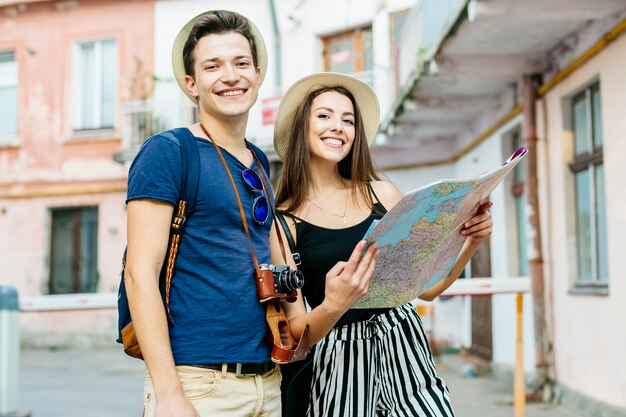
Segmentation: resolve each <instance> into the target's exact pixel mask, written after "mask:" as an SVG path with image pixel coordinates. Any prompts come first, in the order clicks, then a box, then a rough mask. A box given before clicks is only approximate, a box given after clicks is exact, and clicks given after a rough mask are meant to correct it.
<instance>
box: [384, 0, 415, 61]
mask: <svg viewBox="0 0 626 417" xmlns="http://www.w3.org/2000/svg"><path fill="white" fill-rule="evenodd" d="M410 15H411V10H410V9H409V10H403V11H401V12H397V13H393V14H391V15H390V16H389V19H390V22H389V23H390V31H391V53H392V56H393V55H394V52H395V50H396V48H398V46H399V44H400V41H401V40H402V33H403V32H404V27H405V26H406V23H407V22H408V21H409V16H410Z"/></svg>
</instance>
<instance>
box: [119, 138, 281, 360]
mask: <svg viewBox="0 0 626 417" xmlns="http://www.w3.org/2000/svg"><path fill="white" fill-rule="evenodd" d="M186 132H188V134H190V135H191V134H192V133H191V132H190V131H189V130H187V131H186ZM195 140H196V143H197V145H198V151H199V154H200V182H199V184H198V198H197V202H196V210H195V212H194V213H193V214H192V215H191V216H190V217H189V218H188V220H187V222H186V224H185V233H184V234H183V236H182V239H181V243H180V250H179V253H178V258H177V260H176V267H175V270H174V276H173V278H172V286H171V292H170V311H171V317H172V320H173V322H174V325H173V326H170V328H169V335H170V340H171V345H172V352H173V355H174V361H175V363H176V364H177V365H192V364H209V363H222V362H242V363H256V362H265V361H268V360H269V359H270V351H271V347H272V346H271V343H270V342H269V341H268V339H267V337H266V329H267V326H266V322H265V308H264V307H263V305H262V304H261V303H260V302H259V300H258V297H257V290H256V284H255V278H254V264H253V262H252V255H251V253H250V245H249V243H248V238H247V236H246V234H245V231H244V229H243V225H242V223H241V217H240V214H239V208H238V205H237V200H236V198H235V193H234V191H233V188H232V185H231V183H230V180H229V179H228V175H227V173H226V170H225V169H224V165H223V164H222V162H221V161H220V159H219V156H218V155H217V152H216V151H215V147H214V145H213V144H212V143H211V142H209V141H208V140H206V139H203V138H198V137H196V138H195ZM250 146H251V147H252V148H253V149H254V152H255V153H256V154H257V156H258V157H259V159H260V160H261V161H262V164H265V165H266V169H269V164H268V163H267V157H266V156H265V154H264V153H263V152H262V151H261V150H260V149H259V148H257V147H256V146H254V145H252V144H250ZM221 150H222V154H223V155H224V159H225V160H226V163H227V165H228V168H229V169H230V172H231V174H232V176H233V179H234V180H235V184H236V186H237V190H238V192H239V196H240V198H241V203H242V205H243V210H244V213H245V214H246V216H247V217H246V220H247V222H248V228H249V230H250V237H251V238H252V244H253V247H254V251H255V254H256V256H257V259H258V261H259V263H269V262H270V248H269V231H270V226H271V220H272V218H271V216H270V218H268V220H267V221H266V222H265V224H264V225H259V224H258V223H256V222H255V221H254V220H253V219H252V202H253V199H254V198H255V197H257V196H258V195H259V194H258V192H253V191H252V190H251V189H250V187H249V186H248V185H247V184H246V183H245V182H244V180H243V177H242V175H241V173H242V171H243V170H244V169H246V168H247V167H246V166H245V165H243V164H242V163H241V162H240V161H239V160H238V159H236V158H235V157H234V156H233V155H231V154H230V153H228V151H226V150H224V149H221ZM251 168H252V169H254V170H255V171H257V172H259V171H260V167H257V166H256V163H255V162H253V163H252V166H251ZM180 171H181V162H180V145H179V143H178V140H177V139H176V137H175V136H174V134H173V133H172V132H171V131H166V132H162V133H159V134H157V135H154V136H152V137H150V138H149V139H148V140H146V142H145V143H144V144H143V145H142V147H141V149H140V150H139V153H138V154H137V156H136V157H135V159H134V161H133V164H132V165H131V168H130V172H129V175H128V198H127V200H126V201H127V202H128V201H131V200H136V199H150V200H157V201H163V202H167V203H170V204H172V205H174V206H175V207H176V205H177V204H178V200H179V190H180V188H181V172H180ZM265 172H266V176H265V179H266V180H268V179H269V173H267V171H265ZM267 183H268V184H269V181H267ZM267 193H269V195H268V197H269V198H273V196H272V195H271V190H267Z"/></svg>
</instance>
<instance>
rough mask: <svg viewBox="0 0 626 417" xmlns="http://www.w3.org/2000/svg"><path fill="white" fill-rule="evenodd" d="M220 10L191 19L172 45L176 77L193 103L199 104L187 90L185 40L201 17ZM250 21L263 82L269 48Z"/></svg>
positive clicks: (173, 66) (173, 67)
mask: <svg viewBox="0 0 626 417" xmlns="http://www.w3.org/2000/svg"><path fill="white" fill-rule="evenodd" d="M217 11H219V10H210V11H208V12H204V13H200V14H199V15H198V16H196V17H194V18H193V19H191V20H190V21H189V22H187V24H186V25H185V26H183V28H182V29H181V30H180V32H178V35H176V39H174V45H173V46H172V69H173V71H174V77H176V82H178V86H179V87H180V88H181V90H183V92H184V93H185V94H186V95H187V97H189V99H190V100H191V101H192V102H193V104H197V99H196V98H195V97H194V96H192V95H191V94H189V91H187V86H186V85H185V76H186V75H187V74H185V63H184V62H183V48H184V47H185V42H187V38H188V37H189V32H191V29H192V28H193V27H194V25H195V24H196V23H197V22H198V20H200V18H201V17H203V16H206V15H210V14H213V13H215V12H217ZM247 20H248V22H249V23H250V32H251V33H252V37H253V38H254V43H255V44H256V61H257V62H256V64H257V66H258V67H260V68H261V81H260V83H259V85H260V84H262V83H263V80H264V79H265V73H266V72H267V49H266V48H265V42H264V41H263V37H262V36H261V32H259V29H258V28H257V27H256V26H255V25H254V23H252V21H251V20H250V19H247Z"/></svg>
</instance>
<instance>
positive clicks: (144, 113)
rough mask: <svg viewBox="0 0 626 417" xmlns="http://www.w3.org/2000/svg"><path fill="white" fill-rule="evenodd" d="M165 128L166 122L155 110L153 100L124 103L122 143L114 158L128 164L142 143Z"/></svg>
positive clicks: (121, 128)
mask: <svg viewBox="0 0 626 417" xmlns="http://www.w3.org/2000/svg"><path fill="white" fill-rule="evenodd" d="M162 130H165V124H164V122H163V121H162V120H161V119H160V118H159V117H158V116H157V115H156V113H155V111H154V102H153V101H152V100H135V101H126V102H124V103H122V120H121V124H120V131H121V134H122V143H121V145H122V146H121V149H120V152H118V153H117V154H115V156H114V159H115V160H116V161H118V162H120V163H124V164H128V163H129V162H130V161H132V159H133V158H134V157H135V155H136V154H137V151H138V150H139V147H140V146H141V144H142V143H143V142H144V141H145V140H146V139H147V138H149V137H150V136H152V135H154V134H155V133H158V132H160V131H162Z"/></svg>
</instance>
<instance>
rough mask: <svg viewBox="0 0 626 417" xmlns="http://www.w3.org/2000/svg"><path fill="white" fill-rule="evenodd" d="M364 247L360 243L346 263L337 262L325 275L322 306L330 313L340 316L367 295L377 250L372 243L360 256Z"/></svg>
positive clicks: (362, 243)
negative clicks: (324, 305)
mask: <svg viewBox="0 0 626 417" xmlns="http://www.w3.org/2000/svg"><path fill="white" fill-rule="evenodd" d="M365 245H366V242H365V241H364V240H362V241H360V242H359V243H358V244H357V245H356V247H355V248H354V250H353V251H352V255H351V256H350V259H348V261H347V262H337V264H335V266H333V267H332V268H331V270H330V271H328V273H327V274H326V291H325V296H324V304H326V306H327V308H328V309H329V310H330V311H333V312H336V313H337V314H340V315H341V314H343V313H345V312H346V311H348V310H349V309H350V307H352V306H353V305H354V304H355V303H356V302H357V301H359V300H360V299H361V298H363V296H365V294H367V289H368V288H369V284H370V279H371V278H372V273H374V268H375V266H376V258H377V257H378V249H377V247H376V243H373V244H371V245H369V247H368V248H367V250H366V251H365V253H364V254H363V256H361V253H362V252H363V249H364V248H365Z"/></svg>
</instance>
